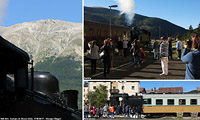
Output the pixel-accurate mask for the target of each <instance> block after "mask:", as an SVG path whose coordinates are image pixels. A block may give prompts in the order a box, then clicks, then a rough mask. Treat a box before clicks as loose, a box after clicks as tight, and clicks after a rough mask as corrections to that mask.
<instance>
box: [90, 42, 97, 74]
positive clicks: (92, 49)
mask: <svg viewBox="0 0 200 120" xmlns="http://www.w3.org/2000/svg"><path fill="white" fill-rule="evenodd" d="M88 46H89V48H90V54H91V72H93V73H95V72H96V62H97V59H99V47H98V46H97V45H96V41H95V40H93V41H90V42H89V43H88Z"/></svg>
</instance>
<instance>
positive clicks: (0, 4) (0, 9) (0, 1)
mask: <svg viewBox="0 0 200 120" xmlns="http://www.w3.org/2000/svg"><path fill="white" fill-rule="evenodd" d="M7 3H8V0H0V26H1V25H2V20H3V16H4V15H5V8H6V7H7Z"/></svg>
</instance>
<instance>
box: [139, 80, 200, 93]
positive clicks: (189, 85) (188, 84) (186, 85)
mask: <svg viewBox="0 0 200 120" xmlns="http://www.w3.org/2000/svg"><path fill="white" fill-rule="evenodd" d="M140 87H144V88H145V89H146V90H150V89H151V88H154V87H156V89H158V88H160V87H183V91H184V92H189V91H191V90H196V89H197V87H200V81H140Z"/></svg>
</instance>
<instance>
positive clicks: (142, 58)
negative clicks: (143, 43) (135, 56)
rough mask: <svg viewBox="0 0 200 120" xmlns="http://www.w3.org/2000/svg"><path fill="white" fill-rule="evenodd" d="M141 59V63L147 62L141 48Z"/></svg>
mask: <svg viewBox="0 0 200 120" xmlns="http://www.w3.org/2000/svg"><path fill="white" fill-rule="evenodd" d="M140 58H141V63H144V62H145V58H146V54H145V52H144V50H143V49H142V48H140Z"/></svg>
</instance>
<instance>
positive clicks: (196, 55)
mask: <svg viewBox="0 0 200 120" xmlns="http://www.w3.org/2000/svg"><path fill="white" fill-rule="evenodd" d="M191 36H192V41H193V48H194V51H191V52H189V48H188V45H187V44H185V45H184V51H183V53H182V55H181V60H182V61H183V62H184V63H186V73H185V79H190V80H191V79H200V36H199V34H198V33H192V35H191Z"/></svg>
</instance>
